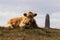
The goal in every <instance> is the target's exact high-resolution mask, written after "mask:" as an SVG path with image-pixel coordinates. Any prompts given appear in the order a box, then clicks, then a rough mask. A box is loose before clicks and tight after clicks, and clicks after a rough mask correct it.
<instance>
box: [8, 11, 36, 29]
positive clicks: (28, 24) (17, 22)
mask: <svg viewBox="0 0 60 40" xmlns="http://www.w3.org/2000/svg"><path fill="white" fill-rule="evenodd" d="M23 15H24V16H21V17H16V18H12V19H10V20H9V21H8V23H7V26H8V27H9V28H16V27H20V28H37V24H36V20H35V19H34V17H35V16H37V13H33V12H28V13H24V14H23Z"/></svg>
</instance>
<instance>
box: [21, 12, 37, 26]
mask: <svg viewBox="0 0 60 40" xmlns="http://www.w3.org/2000/svg"><path fill="white" fill-rule="evenodd" d="M36 15H37V14H36V13H32V12H28V13H24V16H25V17H24V18H23V20H22V21H21V24H20V25H21V26H28V27H29V26H30V25H31V24H32V23H33V22H34V20H35V19H34V17H35V16H36Z"/></svg>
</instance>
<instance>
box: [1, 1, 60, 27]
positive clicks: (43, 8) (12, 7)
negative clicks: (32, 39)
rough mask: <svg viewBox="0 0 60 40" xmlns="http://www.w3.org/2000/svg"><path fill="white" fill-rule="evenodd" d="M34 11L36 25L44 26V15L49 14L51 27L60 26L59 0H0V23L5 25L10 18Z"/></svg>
mask: <svg viewBox="0 0 60 40" xmlns="http://www.w3.org/2000/svg"><path fill="white" fill-rule="evenodd" d="M29 11H32V12H35V13H37V14H38V15H37V16H36V17H35V19H36V21H37V24H38V26H40V27H44V24H45V16H46V14H47V13H48V14H50V23H51V27H52V28H60V0H0V25H1V26H5V25H6V24H7V21H8V20H9V19H10V18H14V17H17V16H23V13H25V12H29Z"/></svg>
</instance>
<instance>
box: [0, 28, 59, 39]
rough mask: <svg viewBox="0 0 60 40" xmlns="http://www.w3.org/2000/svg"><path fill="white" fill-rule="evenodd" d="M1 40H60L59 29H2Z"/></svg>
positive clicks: (0, 29) (0, 32) (0, 31)
mask: <svg viewBox="0 0 60 40" xmlns="http://www.w3.org/2000/svg"><path fill="white" fill-rule="evenodd" d="M0 40H60V30H58V29H46V28H40V29H24V30H21V29H20V28H15V29H7V28H0Z"/></svg>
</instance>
